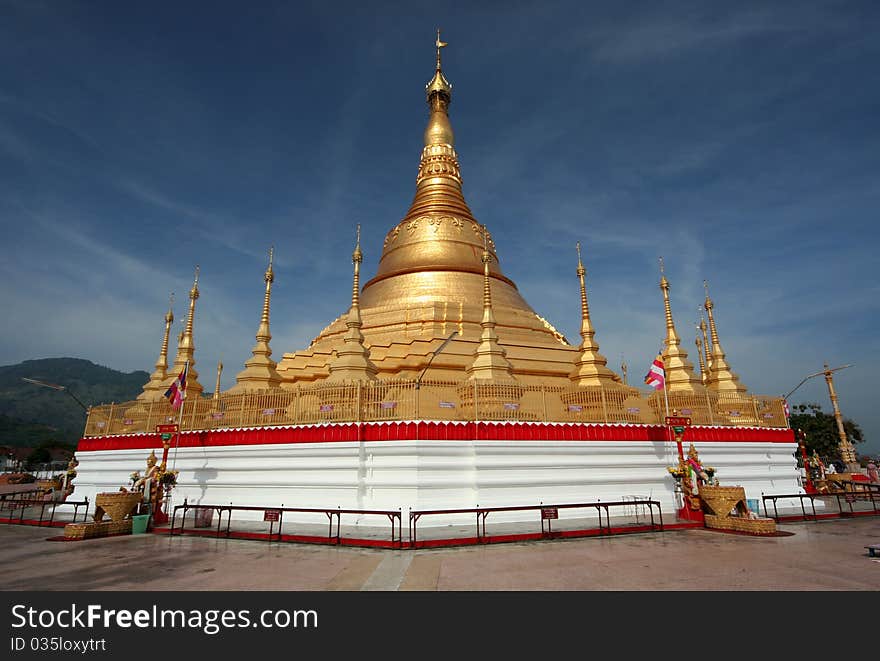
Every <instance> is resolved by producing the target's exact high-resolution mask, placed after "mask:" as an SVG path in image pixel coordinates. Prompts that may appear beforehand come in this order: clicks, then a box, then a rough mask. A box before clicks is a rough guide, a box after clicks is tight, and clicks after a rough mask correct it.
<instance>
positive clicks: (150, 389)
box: [137, 292, 174, 400]
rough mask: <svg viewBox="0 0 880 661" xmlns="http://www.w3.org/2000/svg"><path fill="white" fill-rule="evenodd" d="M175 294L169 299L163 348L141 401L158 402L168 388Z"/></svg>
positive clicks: (140, 397)
mask: <svg viewBox="0 0 880 661" xmlns="http://www.w3.org/2000/svg"><path fill="white" fill-rule="evenodd" d="M173 308H174V292H171V296H170V297H169V299H168V312H166V313H165V334H164V335H163V337H162V348H161V349H160V350H159V358H158V359H157V360H156V365H155V369H154V370H153V373H152V374H151V375H150V380H149V381H147V383H146V384H144V388H143V392H142V393H141V394H140V395H138V396H137V398H138V399H140V400H158V399H161V398H162V397H163V396H164V393H165V390H166V388H164V387H163V382H164V381H165V379H166V378H167V376H168V336H169V335H170V334H171V324H173V323H174V309H173Z"/></svg>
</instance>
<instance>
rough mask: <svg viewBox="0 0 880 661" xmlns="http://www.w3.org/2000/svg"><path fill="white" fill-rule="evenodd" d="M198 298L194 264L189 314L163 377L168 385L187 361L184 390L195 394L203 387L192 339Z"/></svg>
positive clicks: (197, 274)
mask: <svg viewBox="0 0 880 661" xmlns="http://www.w3.org/2000/svg"><path fill="white" fill-rule="evenodd" d="M198 298H199V266H198V265H196V270H195V276H194V278H193V286H192V289H190V290H189V314H188V315H187V317H186V324H185V326H184V328H183V333H181V334H180V336H179V338H178V343H177V356H176V357H175V358H174V367H173V368H172V370H171V373H170V374H168V375H167V377H166V379H165V384H164V385H165V386H166V387H167V386H170V385H171V382H172V381H174V379H176V378H177V375H178V374H180V373H181V372H182V371H183V368H184V366H185V365H187V363H188V364H189V367H188V368H187V375H186V391H187V394H190V393H192V394H193V395H195V396H198V395H201V394H202V391H203V390H204V387H203V386H202V384H201V383H199V373H198V372H197V371H196V359H195V352H196V348H195V342H194V340H193V323H194V321H195V316H196V301H197V300H198Z"/></svg>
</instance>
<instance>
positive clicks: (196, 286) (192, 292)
mask: <svg viewBox="0 0 880 661" xmlns="http://www.w3.org/2000/svg"><path fill="white" fill-rule="evenodd" d="M189 297H190V298H191V299H192V300H195V299H197V298H198V297H199V265H198V264H196V276H195V279H194V280H193V286H192V289H190V290H189Z"/></svg>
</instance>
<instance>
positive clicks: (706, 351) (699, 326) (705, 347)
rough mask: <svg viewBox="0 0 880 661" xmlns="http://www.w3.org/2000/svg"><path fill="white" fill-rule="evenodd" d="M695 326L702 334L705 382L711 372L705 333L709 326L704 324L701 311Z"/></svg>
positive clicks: (707, 340) (707, 339)
mask: <svg viewBox="0 0 880 661" xmlns="http://www.w3.org/2000/svg"><path fill="white" fill-rule="evenodd" d="M702 309H703V308H702V306H700V310H702ZM697 328H699V329H700V333H701V334H702V335H703V358H704V359H705V360H706V379H704V380H703V382H704V383H705V381H706V380H707V379H708V378H709V374H710V373H711V372H712V356H711V355H710V354H709V336H708V335H706V331H707V330H708V329H709V327H708V326H707V325H706V319H705V318H704V317H703V314H702V312H701V313H700V323H699V325H698V326H697Z"/></svg>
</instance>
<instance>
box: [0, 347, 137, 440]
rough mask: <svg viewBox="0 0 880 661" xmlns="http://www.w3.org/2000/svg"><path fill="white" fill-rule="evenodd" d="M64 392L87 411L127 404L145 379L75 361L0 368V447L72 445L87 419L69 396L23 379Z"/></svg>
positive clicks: (43, 361)
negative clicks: (44, 384)
mask: <svg viewBox="0 0 880 661" xmlns="http://www.w3.org/2000/svg"><path fill="white" fill-rule="evenodd" d="M25 377H26V378H29V379H37V380H38V381H45V382H47V383H53V384H57V385H60V386H65V387H67V388H68V389H69V391H70V392H71V393H72V394H73V395H75V396H76V398H77V399H79V400H80V401H81V402H82V403H83V404H85V405H86V406H92V405H95V404H105V403H107V404H109V403H110V402H126V401H130V400H132V399H134V398H135V397H137V396H138V395H139V394H140V393H141V388H142V386H143V385H144V384H145V383H146V382H147V380H149V378H150V375H149V374H147V373H146V372H143V371H137V372H131V373H129V374H125V373H123V372H117V371H116V370H113V369H110V368H109V367H102V366H101V365H95V364H94V363H93V362H91V361H88V360H82V359H80V358H44V359H41V360H26V361H24V362H23V363H19V364H18V365H6V366H2V367H0V445H18V446H24V445H27V446H34V445H38V444H39V443H41V442H43V441H48V440H55V441H61V442H64V443H76V442H77V440H79V438H80V436H81V435H82V431H83V428H84V427H85V422H86V413H85V411H83V409H82V408H81V407H80V406H79V404H77V403H76V401H75V400H74V399H73V397H71V396H70V395H69V394H67V393H65V392H63V391H59V390H52V389H50V388H44V387H42V386H37V385H34V384H31V383H27V382H26V381H22V378H25Z"/></svg>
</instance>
